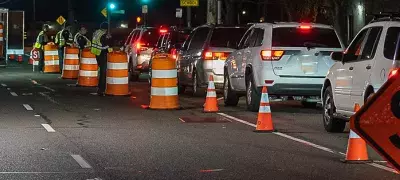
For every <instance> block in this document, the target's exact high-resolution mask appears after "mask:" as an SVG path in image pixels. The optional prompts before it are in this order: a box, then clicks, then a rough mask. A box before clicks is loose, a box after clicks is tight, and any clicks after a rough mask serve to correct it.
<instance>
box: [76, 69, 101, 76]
mask: <svg viewBox="0 0 400 180" xmlns="http://www.w3.org/2000/svg"><path fill="white" fill-rule="evenodd" d="M79 76H82V77H97V71H85V70H80V71H79Z"/></svg>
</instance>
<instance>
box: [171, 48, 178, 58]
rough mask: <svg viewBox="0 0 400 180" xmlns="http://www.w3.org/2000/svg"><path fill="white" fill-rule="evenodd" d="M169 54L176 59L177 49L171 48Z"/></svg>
mask: <svg viewBox="0 0 400 180" xmlns="http://www.w3.org/2000/svg"><path fill="white" fill-rule="evenodd" d="M171 55H172V58H173V59H175V60H176V59H177V57H178V53H177V50H176V49H175V48H173V49H171Z"/></svg>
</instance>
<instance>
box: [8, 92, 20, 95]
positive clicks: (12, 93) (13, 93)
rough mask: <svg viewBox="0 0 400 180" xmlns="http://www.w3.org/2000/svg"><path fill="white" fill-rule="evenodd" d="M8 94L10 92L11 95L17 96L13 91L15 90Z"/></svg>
mask: <svg viewBox="0 0 400 180" xmlns="http://www.w3.org/2000/svg"><path fill="white" fill-rule="evenodd" d="M10 94H11V95H12V96H18V94H17V93H15V92H10Z"/></svg>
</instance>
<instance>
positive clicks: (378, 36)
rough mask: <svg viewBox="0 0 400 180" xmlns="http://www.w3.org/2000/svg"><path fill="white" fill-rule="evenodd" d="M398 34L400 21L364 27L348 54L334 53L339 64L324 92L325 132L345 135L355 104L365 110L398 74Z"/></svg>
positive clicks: (332, 71)
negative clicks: (375, 95)
mask: <svg viewBox="0 0 400 180" xmlns="http://www.w3.org/2000/svg"><path fill="white" fill-rule="evenodd" d="M397 20H399V19H397ZM399 33H400V21H396V19H392V20H390V19H389V18H383V19H382V18H381V19H378V20H375V21H373V22H372V23H370V24H368V25H367V26H365V27H364V28H363V29H362V30H361V31H360V32H359V33H358V34H357V36H356V37H355V38H354V39H353V41H352V42H351V44H350V45H349V47H348V48H347V50H346V51H345V52H335V53H332V59H334V60H335V61H337V62H336V63H335V64H334V65H333V66H332V68H331V69H330V70H329V72H328V75H327V77H326V79H325V82H324V86H323V88H322V97H323V99H322V101H323V109H324V114H323V122H324V127H325V129H326V131H328V132H342V131H343V130H344V128H345V125H346V121H348V119H349V117H350V116H351V115H353V114H354V112H353V108H354V105H355V103H358V104H359V105H360V106H362V105H363V104H364V102H366V101H367V100H368V99H369V98H370V97H371V96H372V95H373V94H374V93H375V92H376V91H377V90H378V89H379V88H380V87H381V86H382V85H383V84H384V83H385V82H386V81H387V79H388V78H389V77H390V75H391V74H392V73H396V72H397V71H396V69H395V68H397V67H395V66H396V64H397V63H396V62H397V61H396V60H399V59H400V58H398V57H399V55H400V53H397V55H398V57H397V58H394V56H395V54H396V53H395V52H396V46H397V40H398V38H399ZM393 60H394V61H393ZM397 66H398V65H397Z"/></svg>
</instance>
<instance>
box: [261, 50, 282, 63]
mask: <svg viewBox="0 0 400 180" xmlns="http://www.w3.org/2000/svg"><path fill="white" fill-rule="evenodd" d="M284 53H285V51H280V50H278V51H276V50H274V51H271V50H262V51H261V59H262V60H264V61H279V60H280V59H281V58H282V56H283V54H284Z"/></svg>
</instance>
